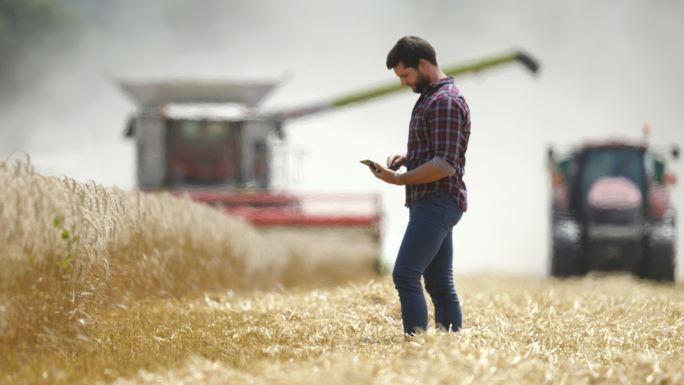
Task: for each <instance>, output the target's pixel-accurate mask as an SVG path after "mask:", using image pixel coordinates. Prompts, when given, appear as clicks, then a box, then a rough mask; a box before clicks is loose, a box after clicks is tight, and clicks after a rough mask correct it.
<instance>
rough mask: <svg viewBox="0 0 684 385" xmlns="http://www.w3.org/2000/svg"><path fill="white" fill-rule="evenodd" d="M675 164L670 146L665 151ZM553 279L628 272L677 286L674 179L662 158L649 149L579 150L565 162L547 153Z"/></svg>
mask: <svg viewBox="0 0 684 385" xmlns="http://www.w3.org/2000/svg"><path fill="white" fill-rule="evenodd" d="M669 152H670V154H669V155H670V156H671V157H672V158H673V159H677V158H678V157H679V149H678V147H676V146H674V147H672V149H671V150H670V151H669ZM548 155H549V169H550V172H551V181H552V186H553V188H552V199H551V261H550V262H551V263H550V270H551V275H552V276H555V277H567V276H577V275H584V274H586V273H588V272H590V271H626V272H630V273H632V274H634V275H636V276H638V277H641V278H646V279H651V280H656V281H674V278H675V260H676V234H677V228H676V226H677V221H676V211H675V208H674V207H672V204H671V201H670V189H671V187H672V186H673V185H674V184H675V181H676V178H675V175H674V174H673V173H672V172H671V171H669V170H668V169H667V157H666V153H665V152H664V151H657V150H655V149H654V148H653V147H651V146H649V145H647V144H646V143H630V142H626V141H605V142H596V143H586V144H583V145H581V146H579V147H577V148H575V149H573V150H572V151H570V152H569V154H567V155H565V156H557V154H556V153H555V152H554V151H553V149H549V153H548Z"/></svg>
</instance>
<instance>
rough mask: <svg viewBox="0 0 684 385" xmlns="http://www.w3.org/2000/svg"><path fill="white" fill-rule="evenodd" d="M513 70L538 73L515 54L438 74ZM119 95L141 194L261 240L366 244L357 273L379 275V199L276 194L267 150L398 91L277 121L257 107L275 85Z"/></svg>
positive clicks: (280, 115)
mask: <svg viewBox="0 0 684 385" xmlns="http://www.w3.org/2000/svg"><path fill="white" fill-rule="evenodd" d="M513 62H519V63H522V64H523V65H524V66H525V67H526V68H527V69H528V70H530V71H531V72H533V73H535V72H536V71H537V69H538V65H537V63H536V61H535V60H533V59H532V58H531V57H529V56H528V55H526V54H524V53H522V52H511V53H505V54H502V55H495V56H492V57H488V58H485V59H483V60H478V61H473V62H470V63H466V64H461V65H455V66H446V67H444V68H443V70H444V72H445V73H446V74H448V75H450V76H458V75H463V74H468V73H475V72H479V71H483V70H487V69H490V68H494V67H497V66H500V65H504V64H508V63H513ZM121 86H122V88H123V90H124V91H125V92H126V93H127V94H128V95H129V96H130V97H131V98H132V99H133V100H134V101H135V102H136V103H137V104H138V111H137V112H136V113H135V114H134V116H133V117H132V118H131V119H130V120H129V122H128V125H127V127H126V130H125V136H126V137H128V138H132V139H133V140H135V143H136V149H137V151H136V155H137V184H138V187H139V188H140V189H142V190H144V191H150V192H154V191H169V192H172V193H174V194H180V195H188V196H189V197H190V198H191V199H193V200H196V201H199V202H205V203H207V204H210V205H212V206H215V207H217V208H220V209H221V210H225V211H226V212H227V213H229V214H231V215H236V216H239V217H242V218H244V219H245V220H247V221H249V222H251V223H252V224H254V225H255V226H256V227H257V228H258V229H260V230H261V231H263V232H268V233H274V232H277V233H285V234H290V235H293V236H294V234H296V233H302V231H301V230H305V231H304V233H308V234H315V238H310V239H309V242H312V241H314V240H315V241H317V242H323V243H325V242H324V241H325V240H326V239H334V238H337V239H338V245H337V247H340V244H339V242H340V241H341V242H343V243H341V245H342V246H341V247H342V248H345V247H351V246H352V245H358V244H359V243H365V244H368V245H370V249H369V250H371V251H369V252H366V253H365V255H368V257H364V258H362V259H366V260H365V261H362V263H364V264H365V265H367V266H369V267H371V269H370V270H374V269H377V268H378V267H379V266H380V264H379V263H380V262H381V258H380V257H381V231H380V223H381V220H382V202H381V198H380V196H379V195H377V194H326V195H311V194H309V195H306V194H294V193H291V192H287V191H274V190H273V189H272V179H273V178H272V175H273V167H272V165H273V164H274V162H273V158H274V151H273V148H274V145H275V144H277V143H280V142H282V141H283V140H284V138H285V132H284V129H283V125H284V123H285V122H286V121H289V120H292V119H296V118H299V117H303V116H307V115H311V114H314V113H319V112H323V111H328V110H332V109H335V108H339V107H343V106H347V105H350V104H354V103H358V102H362V101H366V100H370V99H374V98H378V97H381V96H384V95H388V94H392V93H395V92H397V91H400V90H401V89H402V87H401V85H400V84H399V81H395V82H392V83H390V84H386V85H382V86H379V87H372V88H369V89H366V90H363V91H360V92H357V93H353V94H350V95H346V96H344V97H340V98H337V99H334V100H331V101H328V102H322V103H317V104H314V105H307V106H303V107H300V108H292V109H288V110H284V111H273V112H268V111H263V110H261V109H259V108H257V105H258V103H259V101H260V100H261V99H262V98H263V97H264V96H265V95H266V94H267V93H268V92H269V91H271V90H272V89H273V88H274V86H275V83H274V82H232V81H231V82H221V81H211V82H206V81H204V82H203V81H195V80H189V81H183V80H173V81H163V82H130V81H122V82H121ZM357 268H358V266H357Z"/></svg>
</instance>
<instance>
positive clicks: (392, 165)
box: [387, 154, 406, 171]
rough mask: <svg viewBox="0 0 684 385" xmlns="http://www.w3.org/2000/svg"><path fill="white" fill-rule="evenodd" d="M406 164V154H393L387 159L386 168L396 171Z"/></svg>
mask: <svg viewBox="0 0 684 385" xmlns="http://www.w3.org/2000/svg"><path fill="white" fill-rule="evenodd" d="M405 162H406V154H394V155H390V156H388V157H387V168H389V169H390V170H393V171H397V170H398V169H399V167H401V166H403V165H404V163H405Z"/></svg>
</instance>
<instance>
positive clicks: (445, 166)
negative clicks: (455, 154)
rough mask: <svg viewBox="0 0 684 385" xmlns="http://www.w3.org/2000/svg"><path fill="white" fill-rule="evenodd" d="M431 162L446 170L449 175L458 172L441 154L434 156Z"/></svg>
mask: <svg viewBox="0 0 684 385" xmlns="http://www.w3.org/2000/svg"><path fill="white" fill-rule="evenodd" d="M430 163H432V164H433V165H434V166H436V167H438V168H439V169H441V170H442V171H444V172H445V173H446V174H447V176H454V174H456V169H455V168H453V167H452V166H451V165H450V164H449V162H447V161H446V160H444V158H442V157H440V156H435V157H434V158H432V159H431V160H430Z"/></svg>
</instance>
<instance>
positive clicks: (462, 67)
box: [267, 51, 539, 122]
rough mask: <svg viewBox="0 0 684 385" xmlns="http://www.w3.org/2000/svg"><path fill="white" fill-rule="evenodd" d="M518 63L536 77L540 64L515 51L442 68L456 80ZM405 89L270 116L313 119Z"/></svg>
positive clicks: (376, 90) (394, 85) (386, 88)
mask: <svg viewBox="0 0 684 385" xmlns="http://www.w3.org/2000/svg"><path fill="white" fill-rule="evenodd" d="M513 62H519V63H520V64H522V65H523V66H525V68H527V69H528V70H529V71H530V72H531V73H532V74H533V75H534V74H536V73H537V72H538V71H539V62H538V61H537V60H536V59H535V58H533V57H532V56H530V55H529V54H527V53H525V52H523V51H512V52H507V53H504V54H498V55H492V56H489V57H486V58H484V59H479V60H473V61H469V62H466V63H461V64H454V65H449V66H444V67H442V68H441V69H442V71H443V72H444V73H445V74H447V75H449V76H453V77H457V76H460V75H465V74H469V73H476V72H480V71H484V70H488V69H490V68H494V67H497V66H500V65H503V64H508V63H513ZM403 88H404V87H403V86H402V85H401V83H399V82H397V81H394V82H391V83H387V84H383V85H379V86H375V87H371V88H367V89H365V90H361V91H358V92H354V93H350V94H347V95H344V96H342V97H339V98H335V99H332V100H328V101H323V102H320V103H316V104H311V105H307V106H304V107H299V108H292V109H287V110H284V111H280V112H277V113H273V114H267V116H269V117H270V118H272V119H274V120H277V121H281V122H282V121H286V120H290V119H296V118H299V117H302V116H307V115H312V114H315V113H318V112H323V111H327V110H331V109H334V108H337V107H343V106H347V105H350V104H354V103H359V102H363V101H367V100H370V99H375V98H378V97H381V96H385V95H388V94H392V93H395V92H398V91H401V90H402V89H403Z"/></svg>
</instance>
